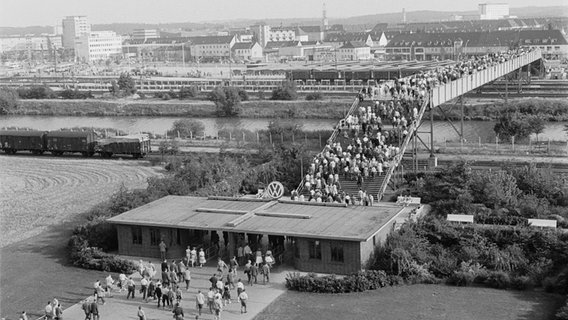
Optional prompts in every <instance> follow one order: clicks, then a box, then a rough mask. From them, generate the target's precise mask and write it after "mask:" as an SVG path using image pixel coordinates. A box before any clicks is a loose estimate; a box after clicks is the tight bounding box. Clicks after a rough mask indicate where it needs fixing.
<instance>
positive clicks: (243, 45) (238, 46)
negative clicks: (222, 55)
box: [231, 42, 256, 50]
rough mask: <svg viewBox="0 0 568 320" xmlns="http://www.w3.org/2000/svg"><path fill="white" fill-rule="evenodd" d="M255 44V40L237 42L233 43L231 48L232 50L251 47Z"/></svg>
mask: <svg viewBox="0 0 568 320" xmlns="http://www.w3.org/2000/svg"><path fill="white" fill-rule="evenodd" d="M255 44H256V42H237V43H235V44H234V45H233V47H232V48H231V49H232V50H237V49H239V50H243V49H251V48H252V47H253V46H254V45H255Z"/></svg>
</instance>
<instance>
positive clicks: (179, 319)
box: [172, 303, 184, 320]
mask: <svg viewBox="0 0 568 320" xmlns="http://www.w3.org/2000/svg"><path fill="white" fill-rule="evenodd" d="M172 313H173V314H174V319H175V320H183V317H184V314H183V308H182V307H181V306H180V305H179V303H176V306H175V307H174V310H173V311H172Z"/></svg>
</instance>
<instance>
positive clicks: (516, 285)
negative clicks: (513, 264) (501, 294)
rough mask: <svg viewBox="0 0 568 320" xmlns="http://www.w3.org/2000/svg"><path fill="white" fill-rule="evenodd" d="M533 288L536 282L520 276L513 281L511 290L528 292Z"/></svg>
mask: <svg viewBox="0 0 568 320" xmlns="http://www.w3.org/2000/svg"><path fill="white" fill-rule="evenodd" d="M533 286H534V282H533V281H532V279H531V278H529V277H527V276H518V277H514V278H513V280H511V288H513V289H515V290H527V289H531V288H532V287H533Z"/></svg>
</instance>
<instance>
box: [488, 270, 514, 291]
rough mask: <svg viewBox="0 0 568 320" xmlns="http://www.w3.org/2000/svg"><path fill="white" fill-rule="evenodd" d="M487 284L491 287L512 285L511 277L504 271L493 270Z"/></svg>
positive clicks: (505, 287) (504, 287)
mask: <svg viewBox="0 0 568 320" xmlns="http://www.w3.org/2000/svg"><path fill="white" fill-rule="evenodd" d="M485 284H486V285H487V286H489V287H491V288H496V289H507V288H509V287H510V286H511V278H510V277H509V274H508V273H506V272H504V271H491V272H490V273H489V276H488V277H487V280H485Z"/></svg>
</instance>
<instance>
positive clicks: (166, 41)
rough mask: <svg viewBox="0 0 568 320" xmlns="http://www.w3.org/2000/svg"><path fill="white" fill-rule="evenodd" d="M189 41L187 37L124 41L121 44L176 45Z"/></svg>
mask: <svg viewBox="0 0 568 320" xmlns="http://www.w3.org/2000/svg"><path fill="white" fill-rule="evenodd" d="M188 41H189V37H174V38H162V37H160V38H147V39H144V40H142V39H140V40H135V39H131V40H125V41H124V42H123V44H125V45H140V44H176V43H186V42H188Z"/></svg>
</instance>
